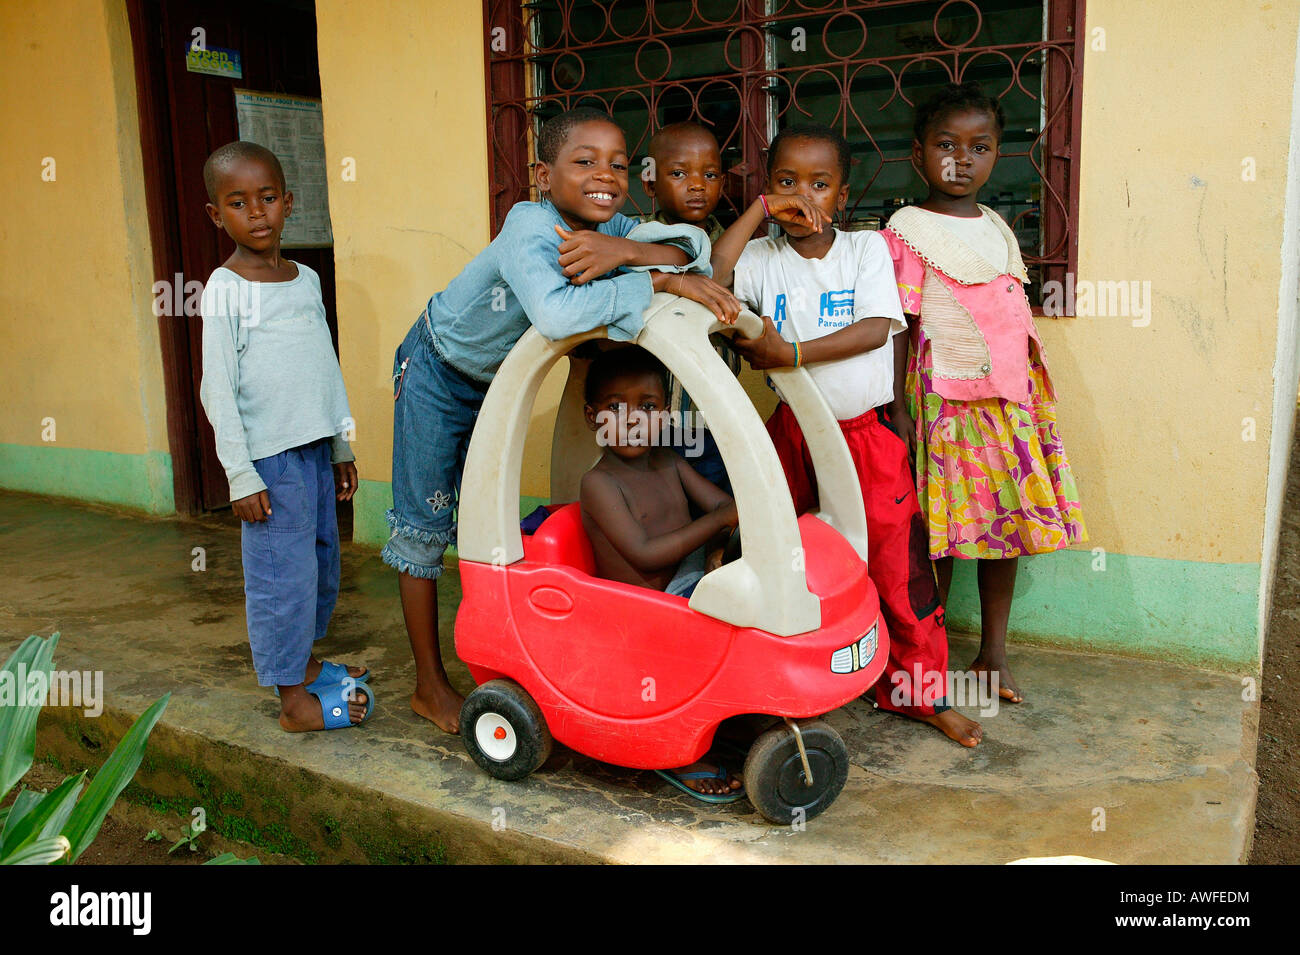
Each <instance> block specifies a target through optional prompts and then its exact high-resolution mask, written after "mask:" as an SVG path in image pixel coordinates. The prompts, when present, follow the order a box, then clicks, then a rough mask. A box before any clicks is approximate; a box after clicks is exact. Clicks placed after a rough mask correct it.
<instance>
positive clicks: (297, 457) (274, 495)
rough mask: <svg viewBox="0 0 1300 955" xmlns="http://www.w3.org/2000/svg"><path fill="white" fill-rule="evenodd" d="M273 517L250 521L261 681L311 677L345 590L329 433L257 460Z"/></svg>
mask: <svg viewBox="0 0 1300 955" xmlns="http://www.w3.org/2000/svg"><path fill="white" fill-rule="evenodd" d="M253 467H255V468H256V469H257V473H258V476H259V477H261V479H262V482H263V483H264V484H266V489H267V493H268V495H269V496H270V498H271V516H270V517H268V518H267V519H266V520H265V521H263V522H260V523H255V524H250V523H248V522H247V521H245V522H243V523H242V530H243V535H242V542H241V543H242V550H243V558H244V605H245V608H246V610H247V614H248V642H249V645H250V646H251V647H252V648H253V667H254V669H256V670H257V682H258V683H259V684H260V685H261V686H277V685H278V686H292V685H294V684H295V683H301V682H303V678H304V676H305V675H306V671H307V660H308V659H309V658H310V657H311V645H312V643H313V642H315V641H316V640H319V639H321V638H322V637H324V636H325V628H326V627H328V626H329V622H330V615H331V614H332V613H333V612H334V604H335V602H336V601H337V600H338V595H339V528H338V522H337V520H336V518H335V513H334V506H335V505H334V470H333V468H332V467H331V466H330V442H329V439H328V438H324V439H322V440H320V441H313V442H312V443H311V444H304V445H303V446H302V447H298V448H290V449H289V450H288V451H281V452H280V453H279V454H273V455H271V456H270V457H268V458H259V459H258V460H256V461H254V462H253Z"/></svg>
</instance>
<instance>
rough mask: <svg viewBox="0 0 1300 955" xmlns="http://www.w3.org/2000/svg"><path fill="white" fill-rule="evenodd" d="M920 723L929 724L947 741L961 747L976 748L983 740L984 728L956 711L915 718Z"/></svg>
mask: <svg viewBox="0 0 1300 955" xmlns="http://www.w3.org/2000/svg"><path fill="white" fill-rule="evenodd" d="M917 719H919V720H920V721H921V722H922V723H929V724H930V725H931V726H933V727H934V728H935V729H937V730H939V731H940V732H941V733H943V734H944V735H945V736H947V737H948V738H949V739H954V740H956V741H957V742H959V743H961V744H962V745H963V746H978V745H979V744H980V740H982V739H983V738H984V727H982V726H980V725H979V724H978V723H976V722H975V721H974V720H972V719H967V718H966V717H965V716H962V715H961V714H960V713H958V712H957V711H956V710H952V709H949V710H944V711H943V712H942V713H935V714H934V715H933V716H919V717H917Z"/></svg>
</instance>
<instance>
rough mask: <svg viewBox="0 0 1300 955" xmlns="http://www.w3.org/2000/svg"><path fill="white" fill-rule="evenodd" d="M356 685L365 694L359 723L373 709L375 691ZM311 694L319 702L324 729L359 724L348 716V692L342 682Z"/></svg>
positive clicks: (367, 716)
mask: <svg viewBox="0 0 1300 955" xmlns="http://www.w3.org/2000/svg"><path fill="white" fill-rule="evenodd" d="M357 687H358V688H359V689H362V690H364V691H365V694H366V715H365V717H363V718H362V720H361V723H364V722H366V720H368V719H370V714H371V713H373V712H374V711H375V691H374V690H372V689H370V687H368V686H364V685H362V684H357ZM312 696H314V697H316V699H317V700H318V701H319V702H320V715H321V718H322V719H323V720H324V721H325V729H327V730H340V729H343V728H344V727H348V726H360V725H361V723H353V722H352V720H351V719H349V717H348V702H349V700H348V694H347V691H346V690H344V688H343V684H342V683H335V684H334V685H332V686H327V687H325V688H324V689H323V690H321V691H320V692H318V693H313V694H312Z"/></svg>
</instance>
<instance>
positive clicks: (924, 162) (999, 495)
mask: <svg viewBox="0 0 1300 955" xmlns="http://www.w3.org/2000/svg"><path fill="white" fill-rule="evenodd" d="M1004 125H1005V117H1004V116H1003V113H1002V108H1001V106H999V105H998V102H997V100H995V99H993V98H992V97H988V96H985V95H983V93H981V92H980V90H979V87H978V86H976V85H974V84H971V83H967V84H964V85H961V86H957V85H950V86H948V87H946V88H945V89H944V90H942V91H941V92H940V93H939V94H938V95H936V96H935V97H934V98H933V99H931V100H930V101H929V102H927V103H925V104H924V105H922V106H921V107H920V108H919V109H918V111H917V117H916V124H915V126H914V128H913V136H914V139H913V143H912V159H913V162H914V164H915V165H916V166H917V167H919V168H920V170H921V174H922V176H923V178H924V179H925V181H926V185H927V186H929V195H928V196H927V197H926V199H925V200H924V201H923V202H921V203H920V204H919V205H917V206H908V207H906V208H903V209H900V210H898V211H897V212H895V213H894V215H893V216H892V217H891V218H890V220H889V224H888V228H887V229H885V230H884V236H885V239H886V241H887V242H888V243H889V248H890V253H891V255H892V256H893V259H894V271H895V274H896V276H897V279H898V288H899V295H900V297H901V299H902V304H903V311H904V312H905V313H906V314H907V316H908V324H909V328H910V329H911V335H910V336H903V335H898V336H896V338H895V369H896V374H895V376H894V382H895V390H896V393H895V397H894V403H893V405H892V406H891V411H890V414H891V417H893V419H894V420H895V421H896V422H897V423H898V425H899V430H900V431H901V432H902V433H903V434H906V435H908V436H909V440H910V441H911V443H912V445H913V450H914V453H915V455H916V488H917V494H918V496H919V498H920V504H921V511H922V513H924V514H925V515H926V521H927V524H928V526H929V543H930V557H931V559H932V560H934V562H935V570H936V572H937V576H938V580H939V592H940V595H941V598H942V600H943V603H944V605H945V606H946V605H947V602H948V589H949V586H950V584H951V582H952V566H953V564H952V561H953V558H954V557H961V558H965V559H975V560H978V561H979V565H978V575H977V576H978V580H979V594H980V628H981V638H982V640H981V645H980V652H979V656H978V657H976V659H975V661H974V663H972V664H971V669H972V670H977V671H988V672H989V673H990V674H994V673H995V674H996V675H997V680H998V683H997V684H996V685H997V686H998V691H999V693H1000V695H1001V696H1002V697H1003V698H1004V699H1007V700H1010V701H1012V702H1015V703H1019V702H1020V701H1021V699H1022V696H1021V694H1020V689H1019V687H1017V685H1016V682H1015V680H1014V679H1013V678H1012V676H1011V671H1010V670H1009V669H1008V667H1007V657H1006V637H1007V621H1008V619H1009V617H1010V614H1011V598H1012V594H1013V592H1014V589H1015V581H1016V568H1017V563H1018V559H1019V557H1020V556H1021V555H1022V554H1042V553H1047V552H1050V551H1054V550H1058V549H1060V548H1062V547H1067V546H1069V545H1071V544H1075V543H1078V542H1080V541H1083V540H1087V531H1086V529H1085V528H1084V524H1083V514H1082V511H1081V510H1080V507H1079V494H1078V491H1077V490H1076V488H1075V484H1074V477H1073V476H1072V475H1071V473H1070V465H1069V463H1068V461H1067V460H1066V457H1065V448H1064V446H1063V445H1062V443H1061V438H1060V435H1059V434H1058V433H1057V428H1056V406H1055V398H1056V396H1055V392H1054V391H1053V389H1052V385H1051V381H1050V379H1049V378H1048V375H1047V366H1046V364H1045V361H1044V358H1043V348H1042V343H1041V341H1040V340H1039V337H1038V330H1037V329H1036V328H1035V327H1034V319H1033V315H1032V313H1031V311H1030V307H1029V300H1028V298H1027V297H1026V295H1025V291H1024V283H1025V282H1026V281H1028V275H1027V274H1026V272H1025V265H1024V262H1023V260H1022V259H1021V256H1020V247H1019V245H1018V244H1017V242H1016V238H1015V235H1014V234H1013V233H1012V231H1011V229H1010V228H1009V227H1008V226H1007V224H1006V223H1005V222H1004V221H1003V220H1002V218H1001V217H1000V216H999V215H998V214H997V213H996V212H994V211H993V210H992V209H989V208H988V207H987V206H983V205H980V204H979V203H978V202H977V201H976V196H977V195H978V193H979V190H980V188H981V187H982V186H983V185H984V184H985V183H986V182H987V181H988V179H989V175H990V174H991V173H992V172H993V165H994V163H995V162H996V161H997V154H998V144H999V142H1000V140H1001V137H1002V129H1003V126H1004ZM909 339H910V340H909ZM909 346H910V347H909Z"/></svg>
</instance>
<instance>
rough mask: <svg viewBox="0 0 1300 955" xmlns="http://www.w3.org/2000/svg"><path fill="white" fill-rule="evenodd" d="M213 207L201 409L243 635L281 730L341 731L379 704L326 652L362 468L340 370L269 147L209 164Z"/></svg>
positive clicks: (250, 146)
mask: <svg viewBox="0 0 1300 955" xmlns="http://www.w3.org/2000/svg"><path fill="white" fill-rule="evenodd" d="M203 179H204V182H205V184H206V185H207V190H208V198H209V200H210V201H209V203H208V205H207V212H208V216H209V217H210V218H211V219H212V224H213V225H214V226H216V227H217V228H218V229H224V230H225V231H226V234H227V235H229V236H230V237H231V238H232V239H234V240H235V251H234V254H233V255H231V256H230V258H228V259H227V260H226V261H225V263H224V264H223V265H222V266H221V267H220V268H218V269H216V270H215V271H213V273H212V276H211V277H210V278H209V279H208V284H207V287H206V288H205V289H204V291H203V384H202V386H201V388H200V397H201V400H202V402H203V410H204V411H206V412H207V414H208V420H209V421H211V422H212V430H213V433H214V434H215V436H216V441H217V456H218V457H219V458H220V459H221V464H222V466H223V467H224V468H225V470H226V479H227V481H228V482H229V484H230V499H231V504H232V507H233V508H234V511H235V514H236V515H238V517H239V518H240V520H241V521H242V522H243V523H242V525H241V531H242V535H241V536H242V551H243V565H244V594H245V604H246V608H247V614H248V641H249V644H250V645H251V647H252V650H253V666H254V668H255V669H256V670H257V681H258V683H259V684H261V685H262V686H278V687H279V693H280V726H281V727H283V728H284V729H285V730H287V731H289V732H295V733H296V732H303V731H306V730H319V729H339V728H341V727H345V726H352V725H354V724H356V723H360V722H361V721H362V720H364V719H365V718H366V717H367V716H369V714H370V712H371V710H373V709H374V697H373V694H372V693H371V692H370V690H369V687H364V686H358V683H359V681H361V680H364V679H365V678H366V676H367V673H368V671H365V670H362V669H361V668H359V667H344V666H341V665H339V664H337V663H329V662H322V661H321V660H319V659H317V658H316V657H315V656H314V655H313V654H312V651H311V648H312V643H313V641H315V640H319V639H321V638H322V637H324V636H325V628H326V627H327V626H328V625H329V619H330V615H331V614H332V613H333V610H334V603H335V601H336V599H337V598H338V591H339V532H338V524H337V523H336V520H335V514H334V502H335V500H336V499H337V500H340V501H346V500H350V499H351V498H352V495H353V494H355V493H356V489H357V468H356V464H355V463H354V461H355V458H354V457H353V455H352V450H351V449H350V448H349V447H348V443H347V441H345V440H344V439H343V437H342V432H343V430H344V429H345V427H346V423H347V422H348V421H350V420H351V419H350V416H349V412H348V396H347V392H346V391H344V389H343V373H342V371H341V370H340V369H339V361H338V357H337V356H336V355H335V354H334V346H333V343H332V342H331V340H330V332H329V326H328V325H327V324H326V323H325V305H324V303H323V302H322V301H321V293H320V279H319V278H318V277H317V276H316V273H315V272H313V271H312V270H311V269H309V268H307V266H305V265H299V264H298V263H295V262H291V261H289V260H288V259H285V258H284V257H283V256H282V255H281V252H280V233H281V231H282V230H283V228H284V220H285V219H287V218H288V217H289V215H290V213H291V212H292V211H293V193H291V192H289V191H288V189H286V188H285V181H284V171H283V170H282V169H281V168H280V162H279V160H277V159H276V158H275V155H274V154H273V153H272V152H271V151H270V150H268V149H265V148H264V147H262V146H258V145H256V144H255V143H246V142H236V143H230V144H228V145H226V146H222V147H221V148H220V149H218V150H216V151H215V152H214V153H213V154H212V155H211V156H209V157H208V160H207V162H206V163H204V165H203Z"/></svg>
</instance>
